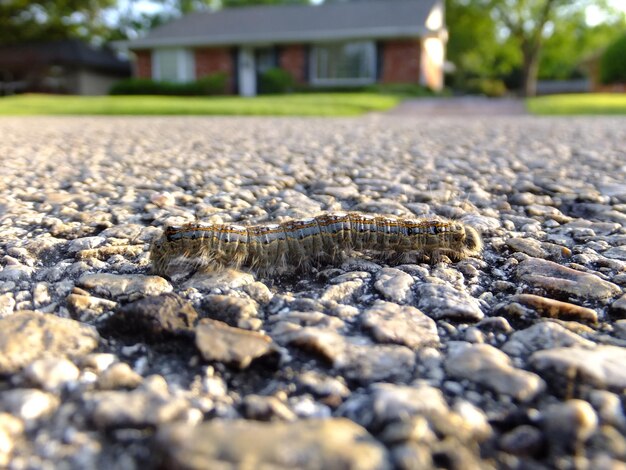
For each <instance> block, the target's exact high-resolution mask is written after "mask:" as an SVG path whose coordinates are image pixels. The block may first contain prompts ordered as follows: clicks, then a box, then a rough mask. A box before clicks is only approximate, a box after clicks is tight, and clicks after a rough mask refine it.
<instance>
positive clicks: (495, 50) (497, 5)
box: [447, 0, 614, 96]
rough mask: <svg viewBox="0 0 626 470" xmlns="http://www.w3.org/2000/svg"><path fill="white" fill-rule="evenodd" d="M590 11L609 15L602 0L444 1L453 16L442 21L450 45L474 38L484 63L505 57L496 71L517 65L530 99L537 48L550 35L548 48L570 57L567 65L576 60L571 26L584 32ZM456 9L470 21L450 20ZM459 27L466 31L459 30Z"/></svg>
mask: <svg viewBox="0 0 626 470" xmlns="http://www.w3.org/2000/svg"><path fill="white" fill-rule="evenodd" d="M589 7H593V8H595V9H596V10H597V11H600V12H604V13H605V15H606V16H607V17H610V16H611V13H614V12H612V11H611V9H610V8H609V6H608V4H607V2H606V0H448V13H450V12H452V13H453V15H452V16H450V14H448V18H447V21H448V28H449V30H450V42H451V43H453V38H454V35H455V34H456V35H466V36H469V37H471V38H473V39H476V42H475V43H476V44H478V45H479V46H480V48H479V50H481V53H482V54H484V55H485V56H486V57H487V63H488V64H491V63H493V57H497V56H499V57H500V59H504V62H502V63H500V67H501V68H506V67H509V68H512V67H520V69H521V78H522V79H521V82H522V84H521V87H522V93H523V94H524V95H525V96H532V95H534V94H535V93H536V88H537V76H538V72H539V66H540V59H541V52H542V48H543V46H544V44H546V43H549V42H550V39H551V38H552V37H555V40H553V41H552V43H551V44H550V45H551V46H554V47H556V48H561V52H556V54H557V56H558V54H563V56H562V57H561V58H564V56H565V55H566V54H569V55H570V59H571V61H572V62H575V61H577V58H578V59H580V58H581V56H580V54H581V50H580V49H578V48H577V47H575V46H572V44H575V40H576V36H573V35H571V34H570V33H572V31H574V30H575V29H576V24H578V27H579V28H582V29H583V30H585V31H586V29H588V28H589V25H588V24H587V23H586V16H585V13H586V11H587V8H589ZM455 9H459V10H461V11H462V12H465V13H468V14H470V15H471V16H472V17H473V18H474V20H473V21H472V22H470V21H462V20H461V19H458V17H457V19H456V20H455V16H454V10H455ZM481 15H482V16H481ZM463 28H465V29H468V30H469V31H470V32H469V33H468V32H467V31H465V32H463ZM585 34H586V32H585ZM559 41H560V44H559ZM578 46H580V44H578ZM464 47H465V48H466V49H467V50H466V52H464V54H463V56H464V57H465V58H467V56H468V54H471V52H469V49H470V47H472V42H467V43H466V44H465V46H464ZM554 47H553V49H552V50H551V52H552V53H553V54H554V53H555V51H554ZM453 54H454V52H452V54H451V55H450V58H451V59H452V57H453ZM496 62H497V61H496ZM503 66H505V67H503ZM569 70H570V71H571V67H570V68H569ZM492 73H494V71H492Z"/></svg>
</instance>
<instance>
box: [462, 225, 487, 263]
mask: <svg viewBox="0 0 626 470" xmlns="http://www.w3.org/2000/svg"><path fill="white" fill-rule="evenodd" d="M482 250H483V240H482V238H481V236H480V234H479V233H478V231H477V230H476V229H475V228H472V227H468V226H467V225H466V226H465V240H464V241H463V251H464V252H465V256H476V255H478V254H480V252H481V251H482Z"/></svg>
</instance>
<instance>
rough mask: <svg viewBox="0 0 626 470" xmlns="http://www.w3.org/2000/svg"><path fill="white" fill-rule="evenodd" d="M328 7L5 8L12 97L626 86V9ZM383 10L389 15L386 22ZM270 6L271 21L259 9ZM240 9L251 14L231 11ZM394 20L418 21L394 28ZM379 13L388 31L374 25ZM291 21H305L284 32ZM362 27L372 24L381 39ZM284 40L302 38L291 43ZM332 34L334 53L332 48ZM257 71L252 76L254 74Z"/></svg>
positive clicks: (606, 2)
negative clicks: (350, 32)
mask: <svg viewBox="0 0 626 470" xmlns="http://www.w3.org/2000/svg"><path fill="white" fill-rule="evenodd" d="M321 3H322V2H320V1H312V2H309V0H42V1H27V0H2V1H1V2H0V95H13V94H21V93H26V92H46V93H62V94H83V95H99V94H107V93H110V92H113V93H117V94H179V95H181V94H182V95H185V94H192V95H194V94H243V95H246V94H247V95H256V94H263V93H281V92H292V91H305V90H308V89H311V88H315V87H314V86H313V85H316V84H317V85H324V87H323V88H324V89H325V90H326V91H333V90H335V89H339V90H346V89H350V90H356V89H359V88H360V87H364V86H367V87H368V89H369V90H372V89H373V88H372V86H373V85H378V86H379V89H384V87H387V88H389V89H393V88H394V87H395V88H402V87H403V86H404V90H405V91H407V92H411V93H414V94H419V93H420V90H422V91H424V93H428V92H435V93H444V94H453V95H463V94H480V95H487V96H492V97H499V96H511V95H516V96H533V95H535V94H550V93H568V92H576V93H580V92H597V91H604V92H606V91H623V90H624V83H626V0H593V1H591V0H568V1H563V0H446V1H445V2H443V1H437V0H377V1H375V0H325V2H324V3H323V4H321ZM381 3H384V4H385V7H384V8H385V9H384V10H380V11H381V13H377V12H378V10H376V11H375V10H374V9H375V8H379V6H378V7H376V5H380V4H381ZM311 4H313V5H316V8H318V9H319V10H315V11H316V12H321V13H320V15H321V17H319V15H310V14H309V13H304V14H300V15H298V14H297V13H293V14H292V13H290V12H294V11H296V12H297V11H304V10H303V9H301V8H300V9H297V10H292V9H287V10H286V9H285V5H311ZM405 4H412V5H414V6H415V16H414V17H412V16H411V15H407V14H406V13H405V12H406V11H407V10H401V9H402V8H405V7H403V6H402V5H405ZM258 5H263V11H265V12H269V11H271V12H272V13H270V14H259V13H258V12H259V9H258V8H253V9H250V8H249V7H256V6H258ZM290 8H295V6H294V7H290ZM230 10H238V11H239V13H236V14H235V13H233V14H229V15H224V14H223V13H224V12H227V11H230ZM307 11H313V10H307ZM394 11H396V12H397V14H396V17H400V16H402V17H405V18H406V17H407V16H409V17H410V18H409V19H410V21H408V22H406V21H405V22H404V23H402V21H403V20H402V18H400V19H398V18H395V19H394V13H393V12H394ZM206 12H215V15H217V16H211V17H209V16H207V15H208V14H209V13H206ZM246 12H248V13H246ZM254 12H256V13H254ZM368 12H369V14H368ZM211 14H212V15H213V13H211ZM220 14H221V15H222V16H219V15H220ZM281 15H282V16H281ZM290 15H295V16H290ZM324 15H327V16H326V17H324ZM342 15H343V17H344V18H343V19H341V17H342ZM306 17H310V20H307V19H306ZM372 17H378V18H379V19H380V21H382V23H381V24H380V25H378V24H374V23H372V21H374V20H373V19H372ZM190 18H191V19H190ZM194 18H195V20H194ZM199 18H200V19H201V20H200V19H199ZM202 18H204V19H202ZM346 18H347V19H346ZM307 21H309V23H307ZM394 21H395V22H396V23H394ZM411 21H412V22H413V23H414V24H415V31H419V34H418V33H415V36H416V38H412V40H414V43H415V41H419V48H418V49H415V48H413V47H412V46H411V44H410V43H409V42H408V41H407V37H406V36H407V31H408V30H409V29H408V28H409V27H411V24H410V22H411ZM203 22H204V23H203ZM289 22H293V24H292V25H288V26H289V27H286V26H285V27H283V26H284V25H285V23H289ZM346 22H348V23H346ZM385 22H386V23H385ZM353 23H354V25H355V26H354V27H355V28H357V27H359V28H361V32H360V33H358V35H357V36H359V37H360V40H357V39H359V38H347V37H346V38H347V39H346V38H343V40H342V41H343V42H341V41H340V39H341V37H340V35H339V36H337V37H335V36H333V35H334V34H335V33H336V31H337V30H339V29H342V28H343V29H346V24H351V25H352V24H353ZM400 23H402V24H400ZM392 27H394V28H396V29H397V30H398V31H400V30H402V31H400V33H398V34H399V36H398V38H393V37H391V36H390V34H389V33H388V31H390V30H391V28H392ZM307 28H308V29H307ZM364 28H365V29H367V28H370V29H371V31H372V40H371V41H370V40H368V39H369V38H368V37H364V33H363V30H364ZM383 28H387V29H386V31H387V33H385V34H386V36H385V35H382V32H381V31H382V30H383ZM402 28H404V29H402ZM283 30H284V31H283ZM216 31H217V32H216ZM272 31H274V32H275V34H276V37H275V38H274V39H272V36H271V34H270V33H271V32H272ZM285 31H291V33H294V31H295V32H297V31H302V32H303V33H302V36H301V37H299V38H294V39H291V42H290V41H288V40H287V38H286V36H285V35H284V34H283V33H285ZM307 31H308V33H307V34H309V33H310V34H309V35H308V36H307V34H305V33H306V32H307ZM246 34H247V36H246ZM255 34H256V36H254V35H255ZM281 34H282V36H281ZM294 34H295V33H294ZM324 35H328V38H327V39H328V40H329V41H332V40H336V41H335V42H336V45H332V44H331V45H326V46H324V39H325V37H324ZM381 35H382V36H381ZM239 36H241V37H239ZM185 37H186V38H187V39H188V40H189V43H188V44H187V43H184V41H183V38H185ZM225 37H230V44H227V42H228V41H226V40H225V39H224V38H225ZM246 38H247V39H246ZM259 38H265V41H260V39H259ZM311 38H315V42H311V41H313V39H311ZM201 40H204V41H205V42H206V43H202V42H201ZM431 40H432V41H431ZM211 41H214V42H215V43H211ZM246 41H247V42H246ZM320 41H321V44H322V45H321V46H320V45H319V44H320ZM394 41H395V42H394ZM429 41H431V44H430V45H429V44H428V42H429ZM251 44H252V45H253V47H252V46H251ZM311 44H313V45H311ZM333 44H334V43H333ZM296 46H297V47H300V49H298V50H296V49H294V47H296ZM331 46H332V47H331ZM392 46H393V47H392ZM207 48H208V49H207ZM220 48H221V49H220ZM200 50H204V52H203V53H201V52H199V51H200ZM207 50H210V51H209V52H207ZM217 50H222V51H226V52H222V53H217V52H215V51H217ZM189 51H191V52H189ZM211 51H212V52H211ZM298 51H300V52H298ZM190 54H191V55H190ZM203 54H204V55H203ZM220 54H221V55H220ZM418 60H419V62H420V63H419V64H418V65H416V66H415V67H417V68H415V67H414V68H413V69H411V65H410V64H411V63H412V61H413V62H414V61H418ZM294 61H295V62H297V63H298V64H300V62H301V64H300V65H298V64H296V65H294ZM298 61H299V62H298ZM429 61H430V63H429ZM250 63H252V68H253V72H254V76H252V75H250V77H252V78H250V77H248V76H247V75H246V74H247V72H246V70H247V69H246V67H249V66H250ZM298 67H299V68H298ZM370 69H371V70H372V71H371V74H370ZM374 69H376V70H374ZM411 74H413V75H411ZM300 75H302V76H300ZM390 77H391V78H390ZM202 80H203V81H202ZM246 80H247V81H246ZM316 80H317V81H316ZM198 82H201V83H198ZM191 85H193V86H195V88H193V86H191ZM168 87H169V88H168ZM185 87H187V88H185ZM381 87H382V88H381Z"/></svg>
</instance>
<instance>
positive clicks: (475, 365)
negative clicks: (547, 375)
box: [446, 343, 545, 401]
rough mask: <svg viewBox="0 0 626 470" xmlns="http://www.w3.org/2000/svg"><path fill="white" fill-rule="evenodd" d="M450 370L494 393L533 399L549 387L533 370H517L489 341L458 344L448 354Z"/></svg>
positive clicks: (447, 367) (455, 374)
mask: <svg viewBox="0 0 626 470" xmlns="http://www.w3.org/2000/svg"><path fill="white" fill-rule="evenodd" d="M446 370H447V372H448V374H450V375H451V376H452V377H457V378H462V379H467V380H469V381H471V382H475V383H478V384H480V385H482V386H484V387H487V388H489V389H491V390H493V391H494V392H497V393H502V394H504V395H510V396H512V397H513V398H515V399H516V400H520V401H529V400H532V399H533V398H534V397H535V396H536V395H537V394H538V393H541V392H542V391H543V390H544V389H545V383H544V382H543V380H541V378H540V377H539V376H537V375H536V374H533V373H532V372H527V371H524V370H521V369H517V368H515V367H513V366H512V365H511V360H510V359H509V357H508V356H507V355H506V354H504V353H503V352H501V351H499V350H498V349H496V348H494V347H493V346H489V345H487V344H473V345H469V344H467V343H465V344H463V343H461V344H457V345H455V346H454V347H453V348H451V351H450V353H449V355H448V359H447V360H446Z"/></svg>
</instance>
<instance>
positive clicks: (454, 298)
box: [415, 283, 485, 322]
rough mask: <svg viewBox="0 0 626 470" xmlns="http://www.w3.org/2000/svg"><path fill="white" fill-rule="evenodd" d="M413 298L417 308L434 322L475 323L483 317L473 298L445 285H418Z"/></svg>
mask: <svg viewBox="0 0 626 470" xmlns="http://www.w3.org/2000/svg"><path fill="white" fill-rule="evenodd" d="M415 296H416V299H417V301H416V302H417V308H419V309H420V310H421V311H422V312H424V313H425V314H426V315H428V316H429V317H431V318H434V319H435V320H441V319H451V320H456V321H469V322H476V321H479V320H481V319H482V318H483V317H484V316H485V314H484V313H483V311H482V310H481V308H480V304H479V302H478V301H477V300H476V299H475V298H473V297H470V296H469V295H467V294H465V293H463V292H460V291H458V290H456V289H454V288H453V287H451V286H449V285H446V284H430V283H422V284H418V285H417V287H416V288H415Z"/></svg>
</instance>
